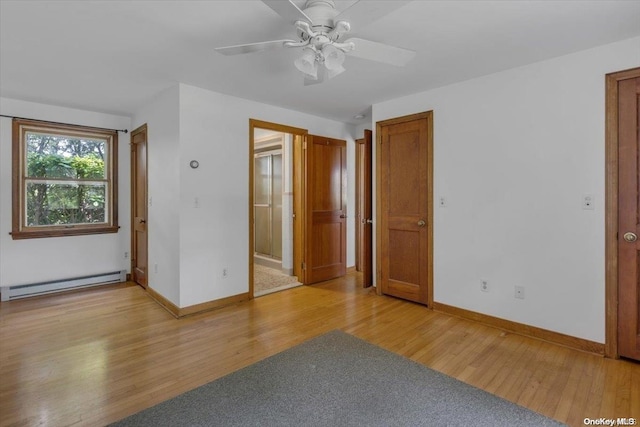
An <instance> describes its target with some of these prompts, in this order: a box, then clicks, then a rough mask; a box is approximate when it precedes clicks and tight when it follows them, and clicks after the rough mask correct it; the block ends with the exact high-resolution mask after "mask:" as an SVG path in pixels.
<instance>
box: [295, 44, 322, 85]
mask: <svg viewBox="0 0 640 427" xmlns="http://www.w3.org/2000/svg"><path fill="white" fill-rule="evenodd" d="M293 64H294V65H295V66H296V68H297V69H298V70H300V71H301V72H302V73H303V74H304V75H305V76H306V77H308V78H310V79H313V80H317V79H318V62H317V61H316V53H315V52H314V51H313V50H312V49H304V51H303V52H302V55H301V56H300V58H298V59H296V60H295V61H293Z"/></svg>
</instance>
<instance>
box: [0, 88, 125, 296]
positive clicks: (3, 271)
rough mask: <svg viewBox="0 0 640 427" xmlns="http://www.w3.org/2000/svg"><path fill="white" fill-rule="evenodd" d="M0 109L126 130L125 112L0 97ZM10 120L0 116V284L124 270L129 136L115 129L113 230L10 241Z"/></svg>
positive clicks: (31, 115) (28, 282)
mask: <svg viewBox="0 0 640 427" xmlns="http://www.w3.org/2000/svg"><path fill="white" fill-rule="evenodd" d="M0 114H3V115H8V116H17V117H25V118H32V119H39V120H48V121H57V122H62V123H70V124H79V125H85V126H95V127H104V128H112V129H130V126H131V121H130V119H129V118H128V117H121V116H114V115H109V114H102V113H95V112H89V111H82V110H76V109H71V108H61V107H55V106H51V105H44V104H37V103H33V102H25V101H18V100H14V99H8V98H0ZM11 123H12V121H11V119H10V118H5V117H3V118H0V286H13V285H21V284H30V283H39V282H45V281H49V280H60V279H68V278H73V277H78V276H87V275H92V274H100V273H107V272H112V271H120V270H127V271H129V270H130V264H129V260H128V259H125V258H124V253H125V252H128V251H129V245H130V220H129V205H130V189H129V175H130V170H129V169H130V166H129V145H128V143H129V137H128V135H127V134H124V133H119V134H118V143H119V153H118V171H119V173H118V183H119V187H118V223H119V225H120V230H119V231H118V233H113V234H99V235H90V236H68V237H51V238H41V239H25V240H12V239H11V236H10V235H9V233H10V232H11V208H12V202H11V194H12V187H11V174H12V172H11V145H12V144H11V138H12V135H11Z"/></svg>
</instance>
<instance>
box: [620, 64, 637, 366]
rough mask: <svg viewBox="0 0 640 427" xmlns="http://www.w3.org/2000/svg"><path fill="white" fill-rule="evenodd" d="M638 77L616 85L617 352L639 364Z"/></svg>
mask: <svg viewBox="0 0 640 427" xmlns="http://www.w3.org/2000/svg"><path fill="white" fill-rule="evenodd" d="M639 103H640V77H636V78H633V79H626V80H621V81H619V82H618V298H619V299H618V301H619V302H618V352H619V354H620V356H623V357H628V358H632V359H636V360H640V296H639V295H640V285H639V283H638V281H639V279H640V271H639V265H640V239H639V238H638V237H639V236H640V162H639V161H638V155H639V154H640V108H639V107H638V105H640V104H639Z"/></svg>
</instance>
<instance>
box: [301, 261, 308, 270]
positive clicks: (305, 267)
mask: <svg viewBox="0 0 640 427" xmlns="http://www.w3.org/2000/svg"><path fill="white" fill-rule="evenodd" d="M302 269H303V270H306V269H307V265H306V264H305V263H304V262H303V263H302Z"/></svg>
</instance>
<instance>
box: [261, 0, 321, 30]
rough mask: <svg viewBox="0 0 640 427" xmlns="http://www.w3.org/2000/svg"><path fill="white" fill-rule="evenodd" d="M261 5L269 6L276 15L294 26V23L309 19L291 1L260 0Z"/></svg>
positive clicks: (308, 20)
mask: <svg viewBox="0 0 640 427" xmlns="http://www.w3.org/2000/svg"><path fill="white" fill-rule="evenodd" d="M262 3H264V4H266V5H267V6H269V7H270V8H271V9H273V11H274V12H276V13H277V14H278V15H280V16H282V17H283V18H284V19H286V20H287V21H289V22H291V23H292V24H294V23H295V22H296V21H307V22H309V23H312V22H313V21H311V19H310V18H309V17H308V16H307V15H306V14H305V13H304V12H303V11H302V10H300V8H299V7H298V6H296V4H295V3H294V2H292V1H291V0H262Z"/></svg>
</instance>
